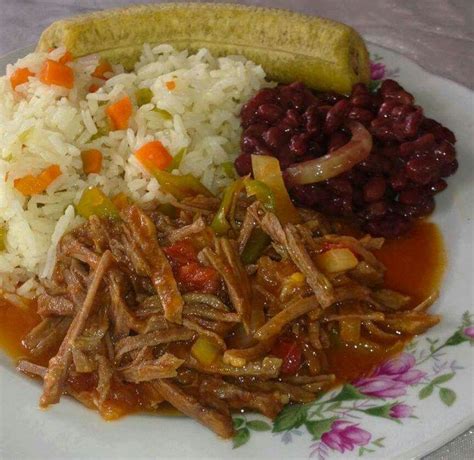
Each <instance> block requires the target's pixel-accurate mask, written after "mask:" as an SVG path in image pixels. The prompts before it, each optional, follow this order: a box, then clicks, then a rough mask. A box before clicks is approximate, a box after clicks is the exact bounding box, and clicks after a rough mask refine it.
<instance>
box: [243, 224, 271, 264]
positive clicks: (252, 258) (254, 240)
mask: <svg viewBox="0 0 474 460" xmlns="http://www.w3.org/2000/svg"><path fill="white" fill-rule="evenodd" d="M271 241H272V239H271V238H270V237H269V236H268V235H267V234H266V233H265V232H264V231H263V230H262V229H261V228H254V229H253V230H252V233H251V234H250V237H249V239H248V241H247V244H246V245H245V248H244V250H243V251H242V254H241V255H240V258H241V260H242V262H243V264H244V265H248V264H253V263H254V262H256V261H257V260H258V258H259V257H260V256H261V255H262V254H263V252H264V251H265V249H266V248H267V247H268V245H269V244H270V243H271Z"/></svg>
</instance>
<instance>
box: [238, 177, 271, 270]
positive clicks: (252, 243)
mask: <svg viewBox="0 0 474 460" xmlns="http://www.w3.org/2000/svg"><path fill="white" fill-rule="evenodd" d="M245 189H246V191H247V195H249V196H255V198H256V199H257V200H258V201H259V202H260V203H261V204H262V206H263V207H264V208H265V210H266V211H269V212H275V209H276V201H275V195H274V194H273V192H272V190H271V189H270V187H268V185H266V184H264V183H263V182H262V181H259V180H252V179H246V181H245ZM270 243H271V238H270V237H269V236H268V235H267V234H266V233H265V232H264V231H263V230H262V229H260V228H254V229H253V230H252V233H251V234H250V237H249V239H248V241H247V244H246V245H245V248H244V250H243V251H242V254H241V259H242V262H243V263H244V265H248V264H253V263H254V262H256V261H257V260H258V258H259V257H260V256H261V255H262V253H263V252H264V251H265V249H266V248H267V247H268V245H269V244H270Z"/></svg>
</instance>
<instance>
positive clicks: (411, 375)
mask: <svg viewBox="0 0 474 460" xmlns="http://www.w3.org/2000/svg"><path fill="white" fill-rule="evenodd" d="M467 342H469V343H470V344H471V345H474V318H473V315H471V314H470V313H469V312H465V313H464V315H463V317H462V320H461V323H460V325H459V327H458V328H457V329H456V330H455V331H454V332H453V334H452V335H451V336H450V337H448V338H447V339H445V340H444V341H443V340H442V339H441V338H432V337H430V336H426V337H420V338H419V339H418V340H416V341H414V342H412V343H410V344H409V345H408V347H407V348H406V350H405V352H403V353H401V354H400V355H398V356H395V357H393V358H391V359H390V360H388V361H387V362H385V363H383V364H381V365H380V366H379V367H377V368H376V369H375V370H374V371H373V372H372V374H370V375H369V376H367V377H363V378H359V379H357V380H355V381H353V382H352V383H350V384H345V385H344V386H343V387H342V388H341V389H338V390H335V391H333V392H329V393H328V394H325V395H324V396H323V398H321V399H320V400H318V401H313V402H311V403H307V404H295V405H291V406H286V407H285V408H284V409H283V410H282V411H281V412H280V414H279V415H278V416H277V417H276V419H275V420H274V421H273V425H270V424H269V423H267V422H265V421H263V420H260V419H254V420H249V419H248V418H247V417H246V416H236V417H235V418H234V425H235V428H236V434H235V437H234V447H239V446H241V445H243V444H245V443H247V442H248V441H249V440H250V437H251V432H252V431H270V430H271V431H272V432H273V433H274V435H275V436H278V437H280V440H281V441H282V442H283V443H284V444H288V443H291V442H292V441H293V440H294V439H295V437H296V438H298V437H302V436H303V434H304V433H305V432H306V433H308V434H309V435H311V437H312V440H313V442H312V443H311V444H310V446H309V457H311V458H316V459H317V460H325V459H326V458H328V457H329V456H330V455H331V453H332V452H335V451H338V452H340V453H345V452H352V451H354V450H355V449H357V452H358V455H359V456H363V455H364V454H367V453H371V452H375V451H376V450H377V449H381V448H383V447H384V445H383V441H384V439H385V437H375V436H374V434H373V433H370V432H369V431H367V430H366V429H364V426H363V422H364V418H365V417H367V416H370V417H382V418H385V419H389V420H392V421H393V422H395V423H398V424H402V423H403V421H404V420H405V419H408V418H417V417H416V407H415V406H412V405H409V404H406V401H405V400H404V399H403V397H404V396H406V395H407V394H409V393H416V394H417V398H418V400H420V401H422V400H424V399H427V398H429V397H431V396H433V395H436V394H437V395H438V397H439V399H440V401H441V402H442V403H443V404H444V405H445V406H447V407H450V406H452V405H453V404H455V402H456V399H457V396H456V392H455V391H454V390H452V389H451V388H450V387H449V383H448V382H449V381H451V380H452V379H454V378H455V376H456V374H457V372H458V371H461V370H462V369H464V368H463V366H461V365H460V364H459V363H458V361H457V360H456V359H452V357H450V356H446V355H445V354H444V349H445V348H449V347H453V346H457V345H462V344H464V343H467Z"/></svg>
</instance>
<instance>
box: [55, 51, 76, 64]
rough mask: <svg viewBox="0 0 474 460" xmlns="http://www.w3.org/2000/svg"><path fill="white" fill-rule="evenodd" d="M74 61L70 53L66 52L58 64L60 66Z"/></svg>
mask: <svg viewBox="0 0 474 460" xmlns="http://www.w3.org/2000/svg"><path fill="white" fill-rule="evenodd" d="M73 59H74V57H73V55H72V53H70V52H69V51H66V52H65V53H64V54H63V55H62V56H61V57H60V58H59V59H58V62H60V63H61V64H67V63H68V62H71V61H72V60H73Z"/></svg>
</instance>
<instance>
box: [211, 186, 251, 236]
mask: <svg viewBox="0 0 474 460" xmlns="http://www.w3.org/2000/svg"><path fill="white" fill-rule="evenodd" d="M243 186H244V182H243V180H242V179H237V180H236V181H234V182H232V183H231V184H230V185H228V186H227V188H226V189H225V191H224V195H223V198H222V201H221V204H220V206H219V210H218V211H217V213H216V215H215V216H214V219H213V221H212V224H211V228H212V229H213V230H214V232H215V233H216V235H225V234H226V233H227V232H228V231H229V230H230V229H231V228H232V224H231V220H232V216H231V213H232V203H233V202H234V200H235V198H236V196H238V194H239V193H240V192H241V191H242V188H243Z"/></svg>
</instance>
